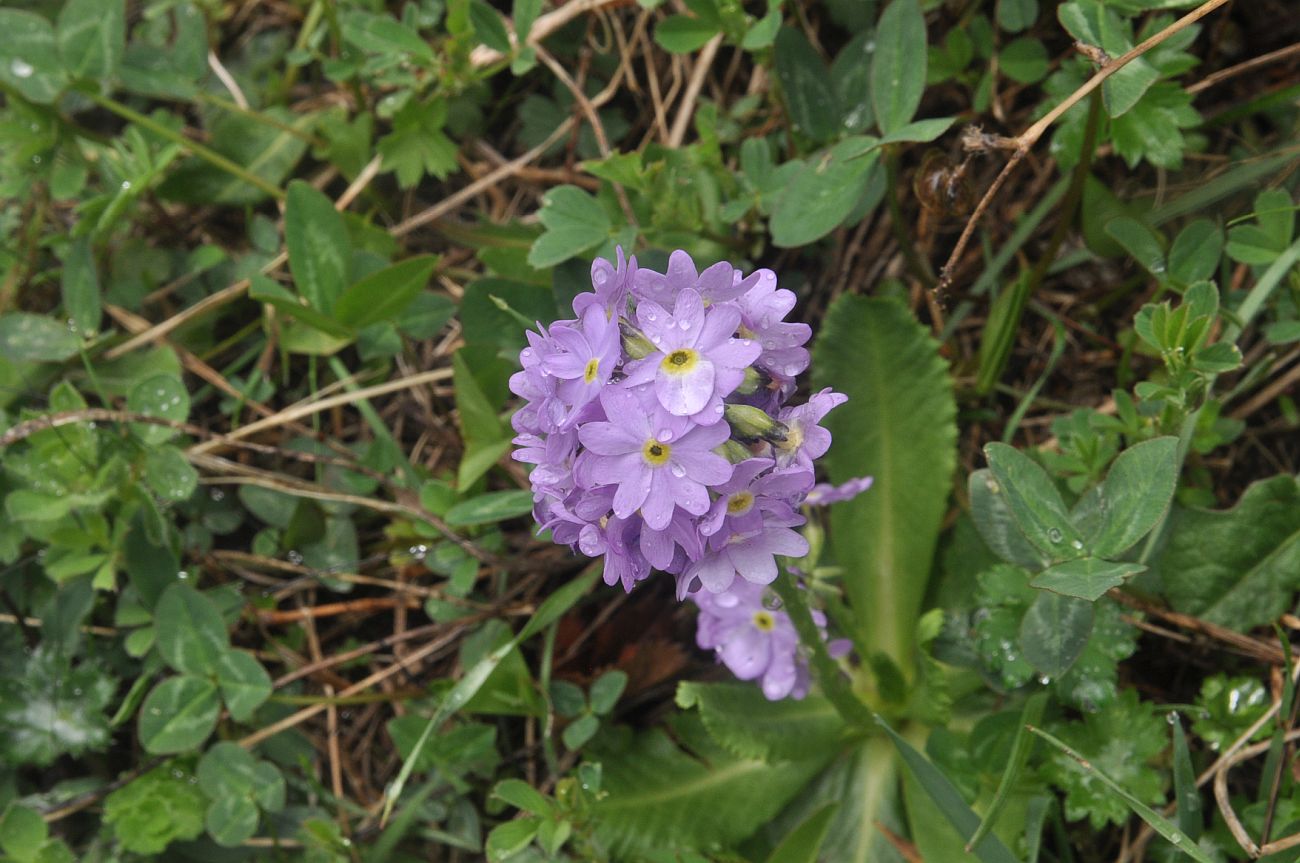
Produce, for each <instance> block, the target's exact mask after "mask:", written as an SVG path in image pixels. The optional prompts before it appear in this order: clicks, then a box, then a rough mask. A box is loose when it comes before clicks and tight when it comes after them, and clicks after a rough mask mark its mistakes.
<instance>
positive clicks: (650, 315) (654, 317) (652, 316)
mask: <svg viewBox="0 0 1300 863" xmlns="http://www.w3.org/2000/svg"><path fill="white" fill-rule="evenodd" d="M645 319H646V320H647V321H657V320H659V316H658V315H656V314H655V313H654V312H646V313H645Z"/></svg>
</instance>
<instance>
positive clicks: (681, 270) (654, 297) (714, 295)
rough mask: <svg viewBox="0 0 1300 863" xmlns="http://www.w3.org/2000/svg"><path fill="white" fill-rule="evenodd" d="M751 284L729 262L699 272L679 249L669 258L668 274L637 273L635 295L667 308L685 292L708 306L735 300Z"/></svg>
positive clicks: (649, 271) (633, 283)
mask: <svg viewBox="0 0 1300 863" xmlns="http://www.w3.org/2000/svg"><path fill="white" fill-rule="evenodd" d="M751 278H752V277H751ZM751 284H752V281H749V280H742V279H741V278H740V272H739V271H738V270H737V269H736V268H735V267H733V266H732V265H731V264H729V263H727V262H726V261H720V262H718V263H716V264H714V265H713V266H711V267H708V268H707V269H705V271H704V272H702V273H700V272H697V271H696V269H695V262H694V261H693V260H691V256H690V255H688V254H686V252H683V251H682V250H681V249H678V250H677V251H675V252H673V253H672V254H671V255H669V256H668V272H666V273H656V272H655V271H654V270H638V271H637V273H636V275H635V276H634V278H633V280H632V293H633V295H634V296H636V297H637V299H639V300H649V301H650V302H653V303H657V304H658V305H661V306H665V307H667V306H671V305H673V304H674V303H676V301H677V297H678V296H679V295H680V294H681V293H682V291H695V292H696V293H698V294H699V295H700V296H701V297H702V298H703V300H704V302H705V303H706V304H712V303H722V302H726V301H728V300H734V299H735V298H736V297H739V296H740V295H741V294H743V293H744V292H745V291H747V290H748V289H749V287H750V285H751Z"/></svg>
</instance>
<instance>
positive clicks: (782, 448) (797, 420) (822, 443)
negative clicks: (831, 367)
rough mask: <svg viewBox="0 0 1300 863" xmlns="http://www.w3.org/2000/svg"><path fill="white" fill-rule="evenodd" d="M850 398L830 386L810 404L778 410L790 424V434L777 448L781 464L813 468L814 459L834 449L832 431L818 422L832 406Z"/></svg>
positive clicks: (788, 424) (837, 405) (783, 420)
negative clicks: (833, 390)
mask: <svg viewBox="0 0 1300 863" xmlns="http://www.w3.org/2000/svg"><path fill="white" fill-rule="evenodd" d="M848 400H849V398H848V396H845V395H841V394H840V393H836V392H831V390H830V389H829V388H827V389H824V390H822V391H821V392H819V393H817V394H816V395H814V396H813V397H812V398H810V399H808V403H807V404H803V405H799V406H798V407H794V408H785V409H784V410H782V411H781V412H780V413H778V414H777V419H779V420H780V421H781V422H783V423H785V424H786V427H787V428H788V429H789V433H788V435H787V437H786V439H785V441H784V442H783V443H781V444H779V445H778V446H777V448H776V463H777V464H778V465H780V466H781V467H785V466H787V465H790V464H798V465H800V466H803V467H807V468H808V469H809V470H811V469H812V463H813V459H818V458H821V457H822V456H823V455H825V454H826V450H828V449H830V448H831V433H830V432H828V431H827V430H826V429H824V428H822V427H821V426H820V425H818V423H820V422H821V420H822V417H824V416H826V414H828V413H830V411H831V409H832V408H836V407H839V406H840V405H842V404H844V403H845V402H846V401H848Z"/></svg>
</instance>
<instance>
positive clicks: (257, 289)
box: [248, 273, 355, 341]
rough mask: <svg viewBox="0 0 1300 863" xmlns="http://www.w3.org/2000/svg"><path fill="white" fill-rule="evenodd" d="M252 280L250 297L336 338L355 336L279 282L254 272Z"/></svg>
mask: <svg viewBox="0 0 1300 863" xmlns="http://www.w3.org/2000/svg"><path fill="white" fill-rule="evenodd" d="M250 281H251V285H250V287H249V290H248V296H249V298H250V299H254V300H257V301H258V302H259V303H266V304H267V305H269V306H274V307H275V308H276V309H277V310H278V311H281V312H284V313H285V314H286V315H288V316H289V317H291V318H293V319H294V320H298V321H301V322H302V323H304V324H306V325H307V326H309V327H312V328H313V329H317V330H320V331H321V332H322V333H325V334H327V335H330V336H333V337H335V338H338V339H347V340H349V341H350V340H351V339H352V338H353V337H354V335H355V334H354V333H353V332H352V330H351V329H349V328H348V327H345V326H344V325H342V324H340V323H339V322H338V321H337V320H335V319H334V318H333V317H331V316H330V315H327V314H326V313H325V312H322V311H319V310H317V309H316V308H314V307H312V306H309V305H307V303H306V302H305V300H304V298H303V297H300V296H298V295H297V294H294V293H292V292H290V291H289V290H288V289H287V288H284V287H283V286H281V285H280V283H279V282H276V281H274V280H272V279H269V278H267V277H266V276H263V275H262V274H260V273H256V274H254V275H253V276H252V277H251V280H250Z"/></svg>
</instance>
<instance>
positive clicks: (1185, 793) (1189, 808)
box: [1172, 714, 1205, 841]
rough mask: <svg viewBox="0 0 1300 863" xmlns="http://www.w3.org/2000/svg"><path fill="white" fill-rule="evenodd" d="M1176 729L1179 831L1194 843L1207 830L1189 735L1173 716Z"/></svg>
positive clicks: (1175, 767)
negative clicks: (1190, 749) (1189, 746)
mask: <svg viewBox="0 0 1300 863" xmlns="http://www.w3.org/2000/svg"><path fill="white" fill-rule="evenodd" d="M1172 718H1173V727H1174V800H1175V801H1176V802H1177V804H1178V809H1177V817H1178V829H1180V830H1182V831H1183V833H1185V834H1186V835H1187V836H1188V837H1189V838H1190V839H1192V840H1193V841H1195V840H1197V839H1200V838H1201V833H1202V832H1204V830H1205V821H1204V816H1203V815H1202V813H1201V792H1200V789H1198V788H1197V787H1196V768H1195V767H1193V766H1192V753H1191V752H1190V751H1188V748H1187V735H1186V734H1185V733H1183V721H1182V719H1180V718H1179V717H1178V715H1177V714H1174V715H1173V716H1172Z"/></svg>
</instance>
